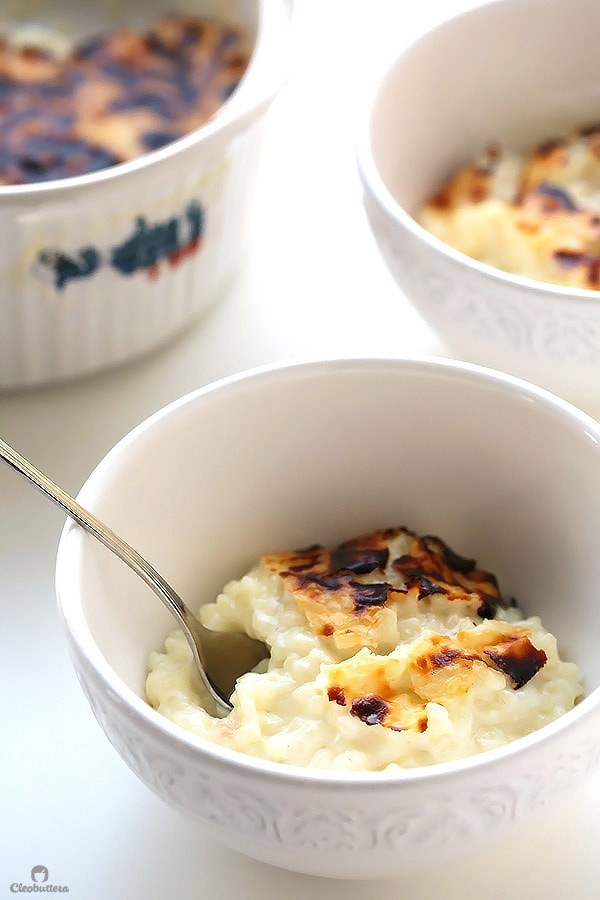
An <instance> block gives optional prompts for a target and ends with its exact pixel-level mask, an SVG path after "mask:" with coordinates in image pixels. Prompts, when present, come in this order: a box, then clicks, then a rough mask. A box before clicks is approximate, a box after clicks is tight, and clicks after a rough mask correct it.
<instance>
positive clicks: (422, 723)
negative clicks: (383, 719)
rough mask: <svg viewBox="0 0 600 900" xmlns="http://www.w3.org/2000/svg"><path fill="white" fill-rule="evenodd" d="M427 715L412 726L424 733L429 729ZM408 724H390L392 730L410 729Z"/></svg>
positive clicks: (413, 728)
mask: <svg viewBox="0 0 600 900" xmlns="http://www.w3.org/2000/svg"><path fill="white" fill-rule="evenodd" d="M427 724H428V720H427V715H423V716H421V718H420V719H418V720H417V721H416V722H415V723H414V724H413V726H412V730H413V731H418V732H419V733H420V734H423V732H424V731H426V730H427ZM408 730H409V726H408V725H390V731H408Z"/></svg>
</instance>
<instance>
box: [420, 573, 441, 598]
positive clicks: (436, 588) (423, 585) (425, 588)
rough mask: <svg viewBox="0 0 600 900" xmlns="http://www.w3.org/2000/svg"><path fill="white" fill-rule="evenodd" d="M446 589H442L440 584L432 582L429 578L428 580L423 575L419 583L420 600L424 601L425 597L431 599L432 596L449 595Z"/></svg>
mask: <svg viewBox="0 0 600 900" xmlns="http://www.w3.org/2000/svg"><path fill="white" fill-rule="evenodd" d="M447 593H448V592H447V590H446V588H444V587H442V586H441V585H439V584H436V583H435V582H434V581H430V580H429V578H426V577H425V576H424V575H421V580H420V583H419V600H423V599H424V598H425V597H429V596H430V595H431V594H447Z"/></svg>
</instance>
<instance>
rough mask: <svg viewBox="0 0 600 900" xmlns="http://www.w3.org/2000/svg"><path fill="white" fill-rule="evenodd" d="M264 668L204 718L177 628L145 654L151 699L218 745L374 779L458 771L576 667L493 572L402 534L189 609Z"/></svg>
mask: <svg viewBox="0 0 600 900" xmlns="http://www.w3.org/2000/svg"><path fill="white" fill-rule="evenodd" d="M200 614H201V619H202V621H203V623H204V624H205V625H206V626H207V627H209V628H213V629H215V630H219V631H245V632H247V633H248V634H249V635H251V636H252V637H255V638H258V639H260V640H262V641H264V642H265V643H266V644H267V645H268V646H269V647H270V650H271V658H270V660H269V661H268V663H267V662H265V663H264V664H261V667H260V670H259V671H254V672H250V673H248V674H246V675H244V676H242V678H240V679H239V681H238V684H237V688H236V691H235V693H234V695H233V698H232V702H233V703H234V709H233V711H232V712H231V713H230V714H229V715H228V716H226V717H225V718H223V719H219V718H215V717H213V716H212V715H211V714H210V712H208V710H209V709H210V702H209V699H208V698H207V696H206V695H205V693H204V691H203V689H202V687H201V686H200V685H199V680H198V679H197V677H196V674H195V670H194V666H193V663H192V660H191V654H190V651H189V648H188V645H187V642H186V640H185V638H184V636H183V634H182V633H181V632H176V633H174V634H172V635H171V636H170V637H169V638H167V641H166V644H165V649H164V651H163V652H162V653H153V654H152V656H151V659H150V672H149V675H148V678H147V684H146V692H147V698H148V701H149V702H150V703H151V704H152V706H154V707H155V708H156V709H158V710H159V711H160V712H161V713H163V714H164V715H165V716H167V717H168V718H169V719H171V720H172V721H173V722H176V723H177V724H179V725H181V726H182V727H183V728H186V729H188V730H189V731H191V732H193V733H194V734H196V735H199V736H201V737H204V738H207V739H208V740H211V741H214V742H216V743H218V744H222V745H224V746H226V747H230V748H232V749H235V750H238V751H240V752H242V753H247V754H250V755H252V756H256V757H260V758H263V759H268V760H272V761H276V762H281V763H291V764H293V765H299V766H309V767H315V768H324V769H348V770H382V769H390V768H394V767H398V768H400V767H401V768H405V767H414V766H423V765H430V764H432V763H437V762H444V761H448V760H453V759H459V758H462V757H465V756H468V755H471V754H476V753H480V752H482V751H484V750H489V749H493V748H495V747H500V746H502V745H504V744H506V743H507V742H509V741H513V740H515V739H517V738H519V737H522V736H524V735H526V734H529V733H530V732H532V731H534V730H535V729H537V728H540V727H541V726H543V725H545V724H546V723H548V722H551V721H553V720H554V719H556V718H557V717H558V716H559V715H561V714H562V713H564V712H565V711H566V710H568V709H570V708H572V707H573V705H574V704H575V703H576V701H577V700H578V698H579V697H580V696H581V694H582V687H581V684H580V681H579V677H578V671H577V667H576V666H575V665H574V664H572V663H569V662H563V661H562V660H561V659H560V657H559V654H558V651H557V645H556V639H555V638H554V637H553V636H552V634H550V633H549V632H548V631H546V630H545V629H544V627H543V626H542V624H541V622H540V620H539V619H538V618H536V617H531V618H524V617H523V616H522V614H521V612H520V611H519V609H518V608H517V606H516V604H515V602H514V601H506V600H505V599H504V598H503V597H502V595H501V593H500V588H499V585H498V581H497V579H496V578H495V576H494V575H493V574H492V573H490V572H486V571H484V570H482V569H479V568H477V565H476V562H475V560H473V559H469V558H466V557H463V556H460V555H459V554H457V553H455V552H454V551H453V550H452V549H451V548H450V547H449V546H448V545H447V544H446V543H445V542H444V541H442V540H441V539H440V538H437V537H434V536H431V535H424V536H419V535H417V534H415V533H414V532H412V531H410V530H409V529H407V528H404V527H399V528H392V529H386V530H381V531H376V532H374V533H372V534H369V535H365V536H361V537H359V538H356V539H354V540H350V541H347V542H345V543H343V544H341V545H340V546H339V547H336V548H333V549H327V548H324V547H321V546H317V545H315V546H311V547H308V548H306V549H303V550H298V551H294V552H291V553H271V554H267V555H265V556H263V557H262V558H261V559H260V560H259V562H258V563H257V565H256V566H255V567H254V568H253V569H252V570H251V571H250V572H248V574H247V575H245V576H244V577H243V578H241V579H239V580H236V581H231V582H230V583H229V584H228V585H226V587H225V588H224V590H223V592H222V594H220V596H219V597H218V598H217V600H216V601H215V602H214V603H210V604H207V605H205V606H204V607H202V609H201V613H200Z"/></svg>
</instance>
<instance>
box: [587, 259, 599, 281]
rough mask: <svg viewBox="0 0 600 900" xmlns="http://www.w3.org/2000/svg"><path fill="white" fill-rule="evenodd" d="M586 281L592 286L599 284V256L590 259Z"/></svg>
mask: <svg viewBox="0 0 600 900" xmlns="http://www.w3.org/2000/svg"><path fill="white" fill-rule="evenodd" d="M588 281H589V283H590V284H591V285H592V286H593V287H594V288H597V287H598V285H599V284H600V258H598V257H597V256H596V257H594V259H592V260H590V264H589V268H588Z"/></svg>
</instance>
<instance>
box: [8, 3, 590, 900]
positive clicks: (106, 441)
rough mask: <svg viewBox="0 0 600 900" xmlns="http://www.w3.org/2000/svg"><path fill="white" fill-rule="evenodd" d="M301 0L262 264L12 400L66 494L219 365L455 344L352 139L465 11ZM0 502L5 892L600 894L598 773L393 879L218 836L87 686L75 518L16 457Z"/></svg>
mask: <svg viewBox="0 0 600 900" xmlns="http://www.w3.org/2000/svg"><path fill="white" fill-rule="evenodd" d="M296 2H297V10H296V16H295V21H294V26H293V27H294V36H293V45H294V53H293V55H292V60H291V70H292V71H291V78H290V81H289V83H288V85H287V86H286V88H285V89H284V90H283V91H282V93H281V95H280V96H279V98H278V99H277V101H276V103H275V105H274V107H273V109H272V111H271V113H270V114H269V122H268V131H267V136H266V141H265V148H264V156H263V161H262V168H261V172H260V184H259V194H258V199H257V206H256V211H255V215H254V229H253V234H252V238H251V243H250V246H249V247H248V248H247V249H248V261H247V263H246V265H245V267H244V269H243V272H242V274H241V277H240V278H239V279H238V281H237V283H236V285H235V286H234V288H233V289H232V290H231V291H230V293H229V294H228V296H226V297H225V298H223V300H222V302H221V303H220V305H219V306H217V307H215V308H214V309H213V310H212V312H211V313H210V314H209V315H208V316H207V317H206V318H205V320H204V321H203V322H202V323H200V324H199V325H197V326H195V327H194V328H193V329H191V330H190V331H188V333H187V334H186V335H185V336H184V337H182V338H181V339H179V340H178V341H177V342H175V343H173V344H171V345H170V346H169V347H167V348H166V349H163V350H161V351H160V352H158V353H156V354H154V355H153V356H152V357H150V358H147V359H145V360H143V361H141V362H139V363H136V364H135V365H131V366H129V367H126V368H123V369H121V370H119V371H117V372H113V373H110V374H106V375H102V376H99V377H95V378H91V379H87V380H85V381H81V382H78V383H73V384H68V385H63V386H61V387H56V388H48V389H46V390H39V391H31V392H21V393H15V394H8V395H3V396H0V434H1V435H2V437H4V439H6V440H7V441H9V443H12V444H13V446H15V447H16V448H17V449H19V450H20V451H21V452H22V453H23V454H24V455H26V456H28V457H29V458H30V459H31V460H32V461H33V462H34V463H35V464H36V465H37V466H38V467H39V468H41V469H42V470H44V471H46V472H47V473H48V474H49V475H50V476H51V477H53V478H54V480H56V481H57V482H58V483H59V484H61V485H62V486H63V487H65V488H66V489H67V490H69V491H70V492H71V493H77V491H78V490H79V488H80V486H81V484H82V483H83V481H84V480H85V478H86V476H87V475H88V474H89V472H90V471H91V470H92V468H93V467H94V466H95V464H96V463H97V462H98V461H99V460H100V459H101V457H102V456H103V455H104V454H105V452H106V451H107V450H108V449H109V448H110V447H111V446H112V445H113V444H114V443H115V442H116V441H117V440H118V439H119V438H120V437H121V436H122V435H123V434H125V433H126V432H127V431H128V430H129V429H130V428H131V427H133V426H134V425H136V424H137V423H138V422H139V421H141V420H142V419H144V418H145V417H146V416H147V415H148V414H150V413H152V412H153V411H155V410H156V409H158V408H159V407H161V406H163V405H164V404H165V403H167V402H169V401H170V400H172V399H174V398H176V397H178V396H180V395H182V394H184V393H186V392H188V391H189V390H192V389H194V388H196V387H198V386H200V385H202V384H205V383H207V382H209V381H212V380H213V379H215V378H217V377H220V376H222V375H225V374H228V373H231V372H237V371H240V370H242V369H245V368H247V367H250V366H253V365H256V364H262V363H265V362H273V361H276V360H284V359H285V360H289V359H306V358H316V357H325V356H346V355H347V356H353V355H362V356H370V355H372V356H388V355H390V356H396V355H402V354H405V353H410V354H414V353H421V352H423V353H434V354H446V353H447V351H445V349H444V347H443V346H442V345H440V344H439V343H438V342H437V340H436V339H435V337H434V336H433V335H432V334H431V333H430V332H429V330H428V328H427V327H426V326H425V325H424V324H423V322H422V321H421V320H420V319H419V317H418V316H417V315H416V313H415V312H414V311H412V309H411V307H410V306H409V304H408V302H407V301H406V299H405V298H404V297H403V296H402V295H401V294H400V293H399V291H398V289H397V288H396V286H395V284H394V283H393V282H392V280H391V277H390V276H389V275H388V273H387V270H386V269H385V267H384V264H383V262H382V261H381V259H380V257H379V255H378V252H377V250H376V248H375V245H374V242H373V239H372V237H371V235H370V232H369V228H368V224H367V221H366V218H365V215H364V212H363V209H362V205H361V191H360V186H359V182H358V178H357V174H356V171H355V165H354V147H353V144H354V138H355V134H356V131H357V128H358V126H359V121H360V118H361V113H362V103H363V100H364V95H365V85H366V83H367V82H368V80H369V76H370V74H371V73H372V72H373V70H374V66H376V65H378V64H380V63H381V62H382V61H383V60H384V59H386V58H387V56H388V55H389V53H390V52H391V51H392V49H393V48H394V47H396V48H397V47H399V46H400V45H402V44H404V43H406V42H408V41H409V40H410V39H412V38H413V37H414V36H415V35H416V34H418V33H419V32H420V31H421V30H423V29H424V28H426V27H429V26H430V25H431V24H433V23H434V22H435V21H437V20H439V19H440V18H441V17H442V16H445V15H449V14H450V13H451V12H452V11H454V10H458V9H460V8H461V7H466V6H467V5H469V4H468V2H467V0H446V2H444V0H439V2H436V0H421V2H413V0H410V2H409V0H369V2H364V0H363V2H359V0H296ZM399 127H401V126H400V125H399ZM199 477H200V478H201V477H202V473H199ZM0 501H1V507H0V510H1V512H0V576H1V580H0V603H1V605H2V615H1V618H0V644H1V656H0V659H1V660H2V665H1V668H0V723H1V725H0V729H1V735H0V785H1V795H0V796H1V801H2V808H1V811H0V898H4V897H7V898H8V897H10V896H15V895H14V894H11V893H10V884H11V883H12V882H17V883H18V882H23V883H24V884H31V880H30V874H29V873H30V870H31V868H32V866H34V865H37V864H42V865H45V866H47V868H48V869H49V872H50V879H49V880H50V882H51V883H53V884H63V885H68V886H69V896H70V897H72V898H73V900H96V898H98V900H113V898H121V897H123V898H124V897H127V898H131V900H138V898H139V900H142V898H144V900H163V898H165V900H166V898H170V897H172V896H177V897H185V898H187V897H190V898H195V897H198V898H200V897H202V898H209V900H213V898H228V900H232V898H233V900H237V898H240V900H242V898H244V900H254V898H261V900H275V898H277V900H279V898H283V897H285V898H289V900H300V898H305V897H308V896H310V897H311V898H314V900H324V898H328V900H338V898H339V900H341V898H344V900H358V898H363V897H365V896H372V897H376V898H383V900H388V898H389V900H392V898H393V900H404V898H411V900H420V898H429V897H439V896H443V897H444V900H457V898H461V900H474V898H480V897H485V898H486V900H496V898H498V900H507V898H509V900H512V898H515V900H521V898H525V897H532V898H537V897H540V898H542V897H543V898H545V900H555V898H556V900H558V898H562V897H564V896H568V897H569V898H571V900H592V898H596V897H598V895H599V893H598V892H599V890H600V889H599V888H598V886H597V885H598V882H597V877H598V874H599V873H600V862H599V858H598V851H597V834H598V833H599V830H600V778H599V777H596V778H595V779H594V780H593V781H592V782H591V783H589V784H588V786H587V787H586V788H585V789H583V790H581V791H580V792H578V793H577V794H574V795H573V796H571V797H570V798H569V799H568V801H567V802H566V803H565V804H563V806H562V807H560V808H558V809H556V810H553V811H552V813H551V814H549V815H548V816H547V817H546V818H545V819H544V820H543V821H541V822H540V823H539V824H538V825H537V826H536V828H535V829H532V830H529V831H527V832H526V833H524V834H522V835H520V836H515V837H514V838H513V839H511V840H510V841H509V842H507V843H504V844H503V845H501V846H499V847H496V848H494V849H493V850H491V851H489V852H486V853H484V854H481V855H478V856H477V857H475V858H473V859H468V860H466V861H462V862H460V863H459V864H456V865H453V866H451V867H443V868H438V869H437V870H432V871H427V872H423V873H415V874H412V875H410V876H407V877H405V878H402V879H398V880H395V881H370V882H369V883H368V884H365V883H362V882H343V881H333V880H328V879H317V878H311V877H308V876H303V875H297V874H293V873H289V872H285V871H281V870H278V869H274V868H271V867H269V866H266V865H264V864H261V863H258V862H254V861H253V860H250V859H246V858H244V857H242V856H241V855H239V854H236V853H233V852H231V851H227V850H225V849H224V848H221V847H220V846H218V845H216V844H213V843H210V842H208V841H206V839H204V838H203V837H202V835H201V834H200V833H199V832H198V829H197V826H196V824H195V823H194V822H193V821H191V820H188V819H186V818H184V817H183V815H181V814H180V813H178V812H176V811H174V810H172V809H171V808H170V807H168V806H167V805H165V804H164V803H163V802H162V801H161V800H159V799H157V798H156V797H155V796H154V795H153V794H152V793H151V792H150V791H149V790H148V789H147V788H146V787H144V786H143V785H142V784H141V783H140V782H139V781H138V780H137V779H136V778H135V776H134V775H133V774H132V773H131V772H130V771H129V769H128V768H127V767H126V765H125V764H124V763H123V762H122V760H121V759H120V758H119V757H118V756H117V754H116V753H115V751H114V750H113V749H112V747H111V746H110V745H109V743H108V742H107V740H106V739H105V737H104V735H103V734H102V732H101V731H100V729H99V727H98V726H97V724H96V722H95V720H94V719H93V716H92V713H91V711H90V710H89V708H88V706H87V703H86V701H85V699H84V697H83V694H82V693H81V691H80V689H79V686H78V684H77V681H76V678H75V675H74V673H73V670H72V668H71V665H70V662H69V659H68V655H67V648H66V641H65V638H64V636H63V634H62V631H61V626H60V623H59V618H58V613H57V609H56V603H55V598H54V584H53V579H54V558H55V553H56V547H57V543H58V538H59V534H60V530H61V527H62V524H63V518H62V516H61V514H60V513H59V512H58V511H57V510H56V509H55V508H54V507H53V506H52V505H51V504H50V503H49V502H48V501H47V500H45V499H43V498H42V497H41V496H40V495H39V494H38V493H37V492H35V491H34V490H33V489H32V488H31V487H30V486H28V485H27V484H25V482H24V481H22V480H21V479H19V478H18V476H17V475H16V474H14V473H13V472H12V471H10V470H9V469H8V468H7V467H1V468H0ZM365 863H366V865H367V868H366V870H365V876H366V877H367V878H368V877H369V874H370V873H369V871H368V860H365Z"/></svg>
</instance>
